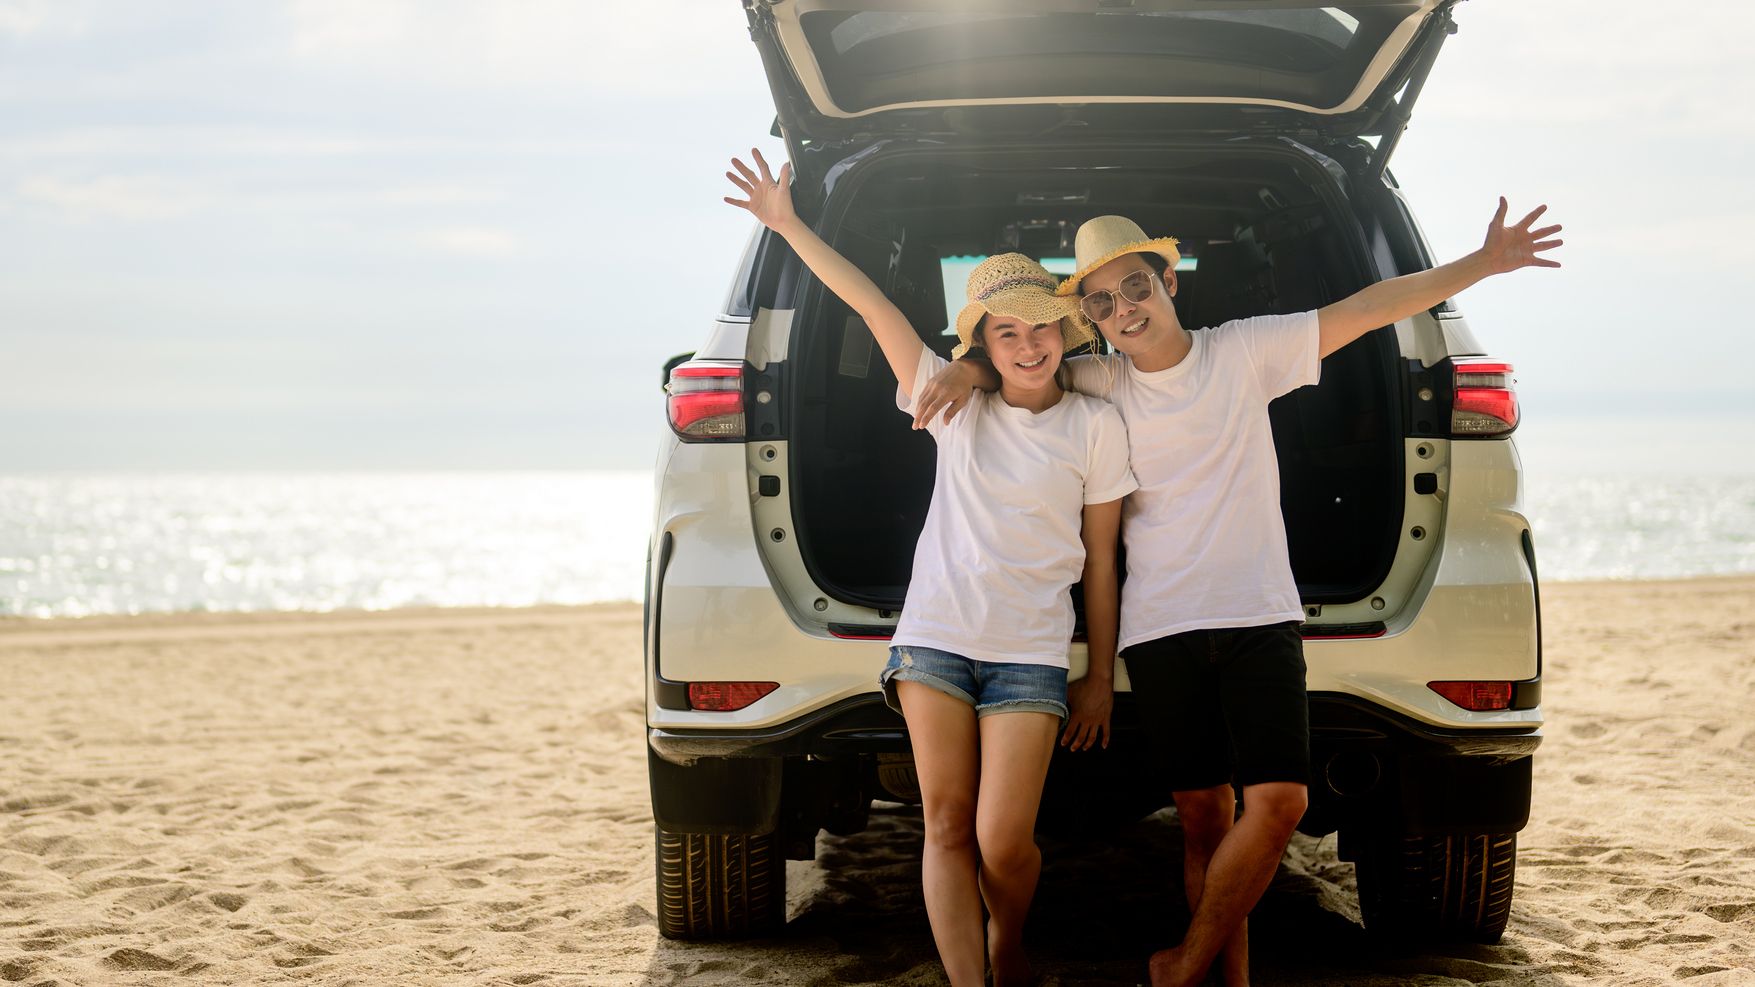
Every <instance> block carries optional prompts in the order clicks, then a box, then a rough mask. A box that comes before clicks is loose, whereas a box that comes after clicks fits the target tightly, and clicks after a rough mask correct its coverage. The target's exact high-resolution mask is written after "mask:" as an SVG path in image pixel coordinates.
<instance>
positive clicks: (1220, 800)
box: [1176, 788, 1237, 857]
mask: <svg viewBox="0 0 1755 987" xmlns="http://www.w3.org/2000/svg"><path fill="white" fill-rule="evenodd" d="M1236 814H1237V800H1236V797H1235V796H1234V795H1233V794H1232V793H1231V789H1230V788H1210V789H1206V790H1204V791H1198V792H1179V793H1178V794H1177V796H1176V815H1177V816H1178V817H1179V818H1180V819H1181V820H1182V838H1183V840H1184V841H1186V843H1187V845H1188V848H1189V849H1190V850H1192V851H1194V852H1195V853H1197V854H1200V855H1201V856H1203V857H1210V856H1212V854H1213V851H1214V850H1215V849H1216V848H1217V847H1218V845H1219V842H1220V841H1221V840H1223V839H1224V838H1225V834H1226V833H1229V832H1230V831H1231V823H1232V822H1233V820H1235V818H1236Z"/></svg>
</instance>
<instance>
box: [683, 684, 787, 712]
mask: <svg viewBox="0 0 1755 987" xmlns="http://www.w3.org/2000/svg"><path fill="white" fill-rule="evenodd" d="M778 688H780V683H778V682H690V683H689V708H690V709H699V710H706V711H709V712H713V713H729V712H731V711H733V710H739V709H743V708H744V707H745V706H748V705H750V704H751V703H753V702H755V701H756V700H758V699H760V698H762V697H763V696H765V695H767V694H768V693H770V692H773V691H774V690H775V689H778Z"/></svg>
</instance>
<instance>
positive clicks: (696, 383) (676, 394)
mask: <svg viewBox="0 0 1755 987" xmlns="http://www.w3.org/2000/svg"><path fill="white" fill-rule="evenodd" d="M665 391H666V393H667V394H668V395H669V396H668V397H667V398H666V399H665V406H666V409H667V411H668V413H669V416H670V427H671V430H672V431H674V432H675V433H676V434H677V437H678V438H681V439H682V440H683V441H685V442H735V441H738V440H740V439H742V438H743V437H744V412H743V364H742V363H740V362H736V361H731V360H690V361H689V362H687V363H684V364H680V365H678V366H677V367H676V369H674V370H672V371H671V372H670V383H669V384H667V385H666V386H665Z"/></svg>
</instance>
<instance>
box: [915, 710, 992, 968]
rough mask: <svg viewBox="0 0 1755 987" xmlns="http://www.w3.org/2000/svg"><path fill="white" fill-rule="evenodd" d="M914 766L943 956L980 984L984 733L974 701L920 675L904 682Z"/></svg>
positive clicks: (924, 879) (926, 888)
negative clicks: (979, 809) (978, 814)
mask: <svg viewBox="0 0 1755 987" xmlns="http://www.w3.org/2000/svg"><path fill="white" fill-rule="evenodd" d="M896 697H897V698H898V699H900V700H901V701H902V716H903V719H905V720H907V721H908V737H909V741H910V743H912V744H913V746H914V771H915V773H916V774H917V775H918V776H919V778H920V807H921V815H922V816H924V817H925V821H926V846H925V848H924V850H923V851H922V853H921V865H920V886H921V890H922V892H923V894H924V896H925V898H926V917H927V919H928V921H930V922H931V924H932V938H933V941H934V942H935V943H937V944H938V957H939V960H940V962H942V963H944V965H945V976H947V977H949V978H950V981H951V984H952V987H979V985H980V984H981V978H982V967H983V960H984V958H985V957H984V954H985V950H984V948H983V945H984V944H983V942H982V934H981V933H982V929H981V888H980V885H979V884H978V883H977V878H976V863H977V862H976V857H975V794H976V786H977V783H978V781H979V778H980V770H981V766H980V765H981V762H980V757H981V749H980V735H979V734H978V733H977V732H976V729H975V710H974V708H973V707H971V706H970V705H969V704H968V703H965V702H963V701H962V700H960V699H956V698H954V697H952V696H947V695H945V694H944V693H942V692H940V691H938V690H937V689H934V688H932V687H931V686H927V685H921V684H920V683H919V682H906V681H904V682H898V683H896Z"/></svg>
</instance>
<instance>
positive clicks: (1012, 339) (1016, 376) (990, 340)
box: [975, 314, 1065, 391]
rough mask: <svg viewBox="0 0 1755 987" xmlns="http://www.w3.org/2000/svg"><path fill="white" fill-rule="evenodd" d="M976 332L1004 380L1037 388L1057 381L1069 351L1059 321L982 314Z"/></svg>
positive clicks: (994, 366)
mask: <svg viewBox="0 0 1755 987" xmlns="http://www.w3.org/2000/svg"><path fill="white" fill-rule="evenodd" d="M975 335H976V341H977V342H979V343H980V344H981V345H982V346H983V347H985V348H986V350H987V355H988V357H989V358H991V359H992V360H993V369H994V370H996V371H998V372H999V376H1000V380H1001V381H1002V382H1003V383H1004V384H1009V385H1011V386H1012V387H1015V388H1018V389H1021V390H1025V391H1033V390H1037V389H1039V388H1042V387H1045V386H1047V385H1049V384H1052V383H1054V372H1055V371H1056V370H1058V369H1060V358H1061V356H1062V354H1063V353H1064V351H1065V344H1064V342H1063V341H1062V339H1061V335H1060V323H1059V322H1058V321H1056V322H1044V323H1040V324H1031V323H1029V322H1025V321H1024V320H1023V319H1020V318H1017V317H1015V316H1010V315H993V314H988V315H984V316H982V317H981V324H980V325H979V326H977V327H976V330H975Z"/></svg>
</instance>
